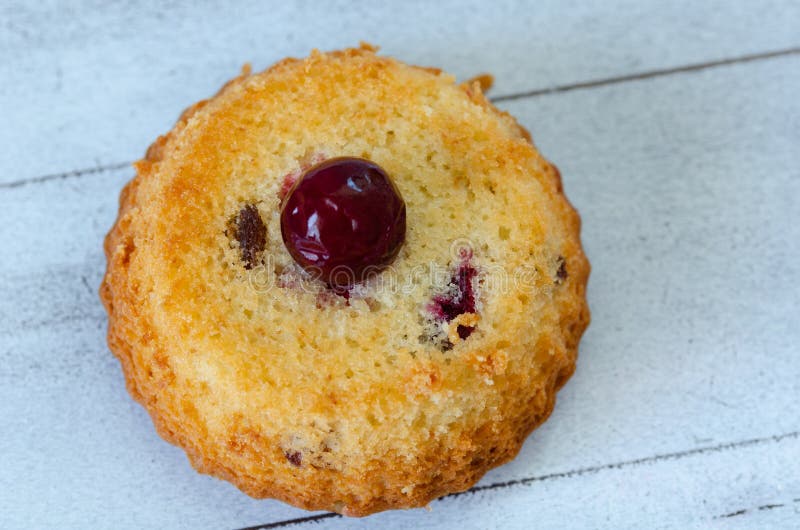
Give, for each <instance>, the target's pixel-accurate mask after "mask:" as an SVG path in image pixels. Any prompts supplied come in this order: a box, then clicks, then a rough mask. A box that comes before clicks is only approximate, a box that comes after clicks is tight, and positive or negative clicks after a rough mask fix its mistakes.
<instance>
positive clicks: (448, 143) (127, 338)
mask: <svg viewBox="0 0 800 530" xmlns="http://www.w3.org/2000/svg"><path fill="white" fill-rule="evenodd" d="M342 156H348V157H360V158H364V159H368V160H370V161H372V162H374V163H376V164H378V165H379V166H380V167H382V168H383V169H384V170H385V171H386V173H387V174H388V175H389V176H390V177H391V178H392V180H393V181H394V183H395V185H396V186H397V189H398V190H399V192H400V194H401V195H402V198H403V200H404V201H405V206H406V211H407V230H406V235H405V243H404V244H403V246H402V248H401V249H400V252H399V255H398V256H397V258H396V259H395V261H394V262H393V263H392V265H391V266H390V267H389V268H388V269H386V270H383V271H382V272H379V273H377V274H375V275H374V276H372V277H371V278H370V279H369V280H368V281H365V282H363V283H360V284H357V285H356V286H355V287H354V288H352V289H351V290H350V291H349V292H347V293H337V292H334V291H332V290H331V289H330V288H328V287H327V286H326V285H325V284H324V283H323V282H321V281H319V280H318V279H314V278H311V277H309V276H308V274H307V273H306V272H304V271H303V269H301V268H300V267H298V265H297V264H296V263H295V262H294V261H293V259H292V257H291V256H290V254H289V252H288V251H287V249H286V247H285V246H284V243H283V241H282V237H281V227H280V217H281V205H282V202H283V201H284V200H285V197H286V194H287V193H288V192H289V190H291V188H292V186H293V184H294V182H295V181H296V180H297V178H298V177H299V176H300V175H301V174H302V172H303V171H304V170H305V169H307V168H308V167H310V166H313V165H315V164H317V163H319V162H321V161H323V160H328V159H331V158H335V157H342ZM135 167H136V172H137V174H136V177H135V178H134V179H133V180H132V181H131V182H130V183H128V185H127V186H126V187H125V188H124V190H123V192H122V194H121V197H120V210H119V217H118V218H117V221H116V223H115V224H114V227H113V228H112V230H111V232H110V233H109V234H108V236H107V238H106V241H105V252H106V256H107V260H108V269H107V272H106V275H105V278H104V281H103V284H102V286H101V293H100V294H101V298H102V300H103V303H104V305H105V307H106V309H107V311H108V314H109V330H108V341H109V346H110V348H111V350H112V351H113V352H114V354H115V355H116V356H117V357H118V358H119V360H120V361H121V364H122V368H123V370H124V373H125V377H126V380H127V386H128V389H129V391H130V393H131V395H132V396H133V397H134V398H135V399H136V400H137V401H138V402H139V403H141V404H142V405H143V406H144V407H145V408H146V409H147V410H148V411H149V413H150V415H151V416H152V418H153V421H154V423H155V425H156V427H157V429H158V431H159V433H160V434H161V435H162V436H163V437H164V438H165V439H167V440H169V441H170V442H172V443H174V444H177V445H178V446H180V447H182V448H183V449H185V451H186V453H187V455H188V457H189V459H190V461H191V463H192V464H193V466H194V467H195V468H196V469H197V470H199V471H201V472H204V473H210V474H212V475H215V476H217V477H220V478H223V479H226V480H229V481H231V482H233V483H234V484H236V485H237V486H238V487H239V488H241V489H242V490H243V491H244V492H246V493H247V494H249V495H252V496H254V497H273V498H277V499H281V500H283V501H286V502H289V503H291V504H294V505H296V506H300V507H303V508H307V509H324V510H333V511H337V512H340V513H343V514H346V515H356V516H361V515H366V514H369V513H372V512H376V511H379V510H384V509H389V508H405V507H415V506H423V505H425V504H427V503H428V502H429V501H431V500H432V499H434V498H436V497H439V496H441V495H444V494H447V493H450V492H456V491H462V490H465V489H467V488H469V487H470V486H471V485H472V484H473V483H474V482H475V481H477V480H478V479H479V478H480V477H481V476H482V475H483V474H484V473H485V472H486V471H487V470H489V469H490V468H492V467H495V466H497V465H499V464H502V463H504V462H507V461H508V460H510V459H511V458H513V457H514V456H515V455H516V453H517V452H518V450H519V448H520V446H521V445H522V443H523V441H524V440H525V438H526V436H527V435H528V434H529V433H530V431H531V430H532V429H533V428H535V427H536V426H537V425H539V424H540V423H541V422H543V421H544V420H545V419H546V418H547V417H548V415H549V414H550V412H551V411H552V409H553V405H554V402H555V395H556V391H557V390H558V389H559V388H560V387H561V386H562V385H563V384H564V383H565V382H566V381H567V379H568V378H569V377H570V375H571V374H572V373H573V370H574V367H575V360H576V355H577V348H578V341H579V339H580V337H581V335H582V333H583V331H584V329H585V328H586V326H587V325H588V322H589V312H588V308H587V305H586V301H585V288H586V282H587V277H588V274H589V264H588V262H587V260H586V258H585V256H584V254H583V252H582V250H581V245H580V239H579V230H580V220H579V217H578V215H577V213H576V212H575V211H574V210H573V208H572V207H571V206H570V204H569V203H568V202H567V200H566V198H565V196H564V194H563V192H562V187H561V179H560V175H559V173H558V170H557V169H556V168H555V167H554V166H553V165H551V164H549V163H548V162H547V161H546V160H545V159H544V158H542V156H540V155H539V153H538V152H537V151H536V149H535V148H534V146H533V144H532V143H531V141H530V137H529V136H528V134H527V132H526V131H525V130H524V129H523V128H522V127H520V126H519V125H518V124H517V123H516V121H515V120H514V119H513V118H512V117H510V116H509V115H507V114H505V113H503V112H501V111H499V110H497V109H496V108H495V107H494V106H492V105H491V104H490V103H489V102H488V100H487V99H486V98H485V97H484V95H483V93H482V91H481V87H480V83H478V82H473V83H466V84H462V85H459V84H456V83H455V81H454V79H453V78H452V77H451V76H449V75H446V74H444V73H441V72H439V71H438V70H435V69H430V68H419V67H414V66H409V65H406V64H403V63H401V62H399V61H396V60H393V59H390V58H386V57H381V56H378V55H376V54H375V51H374V49H373V48H371V47H369V46H366V45H364V46H362V47H361V48H358V49H348V50H344V51H340V52H331V53H319V52H314V53H312V55H311V56H310V57H308V58H307V59H304V60H296V59H287V60H284V61H281V62H280V63H278V64H276V65H275V66H273V67H271V68H270V69H268V70H266V71H265V72H262V73H258V74H252V75H251V74H250V72H249V71H247V70H246V71H245V72H243V74H242V75H241V76H240V77H237V78H235V79H233V80H232V81H230V82H229V83H228V84H227V85H225V87H223V89H222V90H221V91H220V92H219V93H218V94H217V95H216V96H214V97H212V98H211V99H209V100H206V101H201V102H199V103H197V104H195V105H193V106H192V107H190V108H189V109H188V110H186V111H185V112H184V114H183V115H182V116H181V118H180V120H179V121H178V123H177V124H176V125H175V127H174V128H173V130H172V131H170V132H169V133H168V134H166V135H165V136H162V137H160V138H159V139H158V140H157V141H156V142H155V143H154V144H153V145H152V146H151V147H150V148H149V150H148V152H147V155H146V157H145V158H144V159H143V160H140V161H139V162H137V163H136V164H135Z"/></svg>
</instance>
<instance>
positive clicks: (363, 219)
mask: <svg viewBox="0 0 800 530" xmlns="http://www.w3.org/2000/svg"><path fill="white" fill-rule="evenodd" d="M281 235H282V237H283V243H284V244H285V245H286V249H287V250H288V251H289V254H290V255H291V256H292V258H293V259H294V260H295V261H296V262H297V263H298V264H300V266H302V267H303V268H304V269H306V270H307V271H308V272H310V273H311V274H312V275H314V276H317V277H319V278H320V279H321V280H322V281H324V282H325V283H327V284H328V285H329V286H330V287H331V288H332V289H334V290H336V291H346V290H347V289H348V288H350V287H352V286H353V285H354V284H356V283H358V282H361V281H364V280H365V279H367V278H368V277H369V275H370V274H373V273H377V272H379V271H380V270H382V269H384V268H386V267H387V266H388V265H390V264H391V263H392V262H393V261H394V260H395V258H396V257H397V254H398V253H399V252H400V247H401V246H402V245H403V241H404V240H405V235H406V205H405V203H404V202H403V198H402V197H401V196H400V192H399V191H398V190H397V187H396V186H395V185H394V183H393V182H392V180H391V179H390V178H389V176H388V175H387V174H386V172H385V171H384V170H383V169H382V168H381V167H380V166H378V165H377V164H375V163H374V162H370V161H369V160H365V159H363V158H351V157H341V158H332V159H329V160H326V161H324V162H322V163H320V164H317V165H316V166H313V167H311V168H309V169H308V170H306V172H305V173H304V174H303V175H302V176H301V177H300V178H299V179H298V180H297V182H296V183H295V184H294V186H293V187H292V188H291V190H289V193H288V195H287V196H286V200H285V202H284V204H283V208H282V209H281Z"/></svg>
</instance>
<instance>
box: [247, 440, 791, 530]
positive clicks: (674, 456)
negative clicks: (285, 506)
mask: <svg viewBox="0 0 800 530" xmlns="http://www.w3.org/2000/svg"><path fill="white" fill-rule="evenodd" d="M797 439H800V431H794V432H788V433H784V434H777V435H773V436H765V437H762V438H750V439H748V440H740V441H738V442H728V443H723V444H717V445H711V446H706V447H698V448H696V449H687V450H685V451H678V452H675V453H663V454H658V455H652V456H646V457H644V458H637V459H635V460H624V461H622V462H612V463H610V464H602V465H597V466H589V467H582V468H578V469H573V470H570V471H562V472H558V473H549V474H547V475H539V476H535V477H528V478H522V479H517V480H509V481H507V482H495V483H493V484H487V485H485V486H476V487H474V488H471V489H469V490H467V491H462V492H459V493H451V494H450V495H445V496H444V497H441V498H439V499H436V500H437V501H442V500H445V499H449V498H454V497H461V496H464V495H474V494H475V493H479V492H481V491H487V490H496V489H506V488H511V487H515V486H526V485H528V484H532V483H534V482H544V481H548V480H559V479H569V478H572V477H580V476H584V475H593V474H595V473H600V472H602V471H609V470H615V469H626V468H629V467H636V466H640V465H643V464H652V463H656V462H664V461H668V460H680V459H682V458H687V457H693V456H700V455H705V454H711V453H720V452H726V451H735V450H738V449H743V448H746V447H753V446H760V445H767V444H775V443H780V442H782V441H784V440H797ZM797 500H798V501H800V499H797ZM783 506H784V504H766V505H764V506H759V507H758V508H756V509H753V510H751V511H757V510H766V509H773V508H778V507H783ZM747 512H748V510H747V509H743V510H738V511H736V512H732V513H729V514H725V515H721V516H717V517H714V519H719V518H730V517H735V516H737V515H743V514H745V513H747ZM340 517H342V516H341V515H340V514H338V513H322V514H317V515H311V516H308V517H299V518H296V519H286V520H283V521H276V522H273V523H267V524H263V525H256V526H248V527H245V528H240V529H239V530H269V529H273V528H285V527H289V526H296V525H300V524H304V523H311V522H318V521H321V520H323V519H330V518H340Z"/></svg>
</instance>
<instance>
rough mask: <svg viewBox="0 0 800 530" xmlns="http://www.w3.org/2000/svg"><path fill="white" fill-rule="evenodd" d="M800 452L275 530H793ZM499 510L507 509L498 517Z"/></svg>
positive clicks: (577, 474) (613, 472) (701, 456)
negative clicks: (728, 486) (731, 486)
mask: <svg viewBox="0 0 800 530" xmlns="http://www.w3.org/2000/svg"><path fill="white" fill-rule="evenodd" d="M798 453H800V435H798V434H796V433H795V434H793V435H788V436H784V437H778V438H768V439H759V440H749V441H746V442H743V443H742V444H733V445H723V446H715V447H713V448H709V449H708V450H707V451H706V452H695V453H689V454H685V453H680V454H676V455H661V456H658V457H654V458H651V459H645V460H644V461H633V462H618V463H614V464H611V465H607V466H601V467H598V468H586V469H576V470H570V471H566V472H563V473H554V474H552V475H543V476H537V477H532V479H531V480H530V481H528V482H526V483H523V484H513V485H509V486H505V485H502V484H501V485H499V486H498V487H495V488H486V489H479V488H477V489H476V491H474V492H468V493H466V494H463V495H458V496H455V497H447V498H444V499H441V500H439V501H436V502H434V503H432V504H431V506H430V507H431V511H430V513H420V510H415V511H408V512H386V513H381V514H377V515H375V516H372V517H370V518H368V519H359V520H353V519H346V518H342V517H338V516H326V517H325V518H324V519H322V520H316V521H313V520H312V521H307V522H299V523H295V522H294V521H292V520H287V521H283V523H284V524H281V522H278V523H277V525H276V526H277V527H278V528H281V527H283V528H286V527H290V528H301V529H302V528H325V529H331V530H333V529H338V528H348V529H359V528H417V529H420V530H424V529H431V530H433V529H437V528H459V529H463V530H471V529H475V530H485V529H486V528H497V529H501V528H502V529H510V530H514V529H519V530H528V529H530V528H565V527H568V528H595V529H602V528H606V529H617V528H642V527H645V528H652V527H658V528H731V527H737V528H794V527H795V526H796V522H797V518H798V514H800V497H799V496H798V495H797V492H800V477H799V476H798V473H797V471H798V467H799V466H798V465H797V463H796V461H797V454H798ZM742 461H747V462H748V463H749V464H750V465H751V466H758V472H757V473H755V472H752V470H745V469H743V466H742V465H741V462H742ZM726 484H736V485H737V487H738V491H737V490H729V489H726V488H724V487H720V486H721V485H726ZM792 492H794V493H792ZM499 505H502V506H504V508H503V509H498V506H499ZM487 516H488V517H487ZM290 521H292V522H291V523H290ZM276 526H273V527H272V528H275V527H276Z"/></svg>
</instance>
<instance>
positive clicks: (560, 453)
mask: <svg viewBox="0 0 800 530" xmlns="http://www.w3.org/2000/svg"><path fill="white" fill-rule="evenodd" d="M136 4H137V3H134V2H131V3H122V4H120V5H117V6H115V7H112V6H109V5H106V3H104V2H93V1H89V0H80V1H75V2H72V3H71V4H68V3H66V2H63V3H62V2H44V3H42V5H34V3H31V2H25V1H17V0H2V3H0V80H1V82H0V145H1V146H2V149H0V249H2V262H1V263H0V426H1V427H2V431H0V458H2V461H0V527H2V528H46V527H47V528H94V527H99V528H191V529H201V528H239V527H248V526H254V525H256V526H257V525H265V526H264V528H279V527H292V528H305V527H312V528H366V527H374V528H400V529H403V528H406V529H411V528H413V529H422V528H448V527H449V528H458V529H460V530H461V529H463V530H466V529H472V528H476V529H478V528H503V529H506V528H507V529H527V528H534V527H535V528H567V527H569V528H629V527H632V528H656V527H658V528H661V527H664V528H681V529H683V528H687V527H688V528H798V527H800V412H799V411H798V401H800V48H799V47H800V4H799V3H798V2H796V1H795V2H791V1H785V0H784V1H779V0H775V1H764V2H721V1H720V2H697V1H680V2H655V1H653V2H642V1H635V0H634V1H622V0H619V1H617V0H615V1H605V2H580V3H578V2H571V3H569V5H567V3H565V2H556V1H552V2H551V1H537V2H530V3H527V2H520V1H507V2H494V1H493V2H487V1H481V2H474V3H463V2H438V6H437V7H433V6H432V5H428V4H427V3H422V2H396V3H393V4H394V5H392V6H391V7H389V6H388V5H387V6H383V7H376V6H375V5H374V4H375V3H372V2H359V3H349V2H339V1H327V2H324V3H323V2H319V3H314V2H301V3H298V4H296V5H292V4H291V3H290V2H271V3H265V4H262V3H260V2H243V3H237V2H234V3H233V4H231V5H226V6H214V5H211V4H206V3H204V2H185V3H184V2H178V3H170V5H164V6H161V5H160V2H156V3H153V4H152V5H150V6H144V5H143V4H139V5H136ZM756 4H757V5H756ZM360 39H363V40H367V41H369V42H373V43H376V44H379V45H381V46H382V47H383V51H384V53H386V54H390V55H395V56H397V57H399V58H401V59H403V60H406V61H410V62H413V63H419V64H430V65H436V66H441V67H443V68H445V69H447V70H449V71H452V72H453V73H455V74H457V75H458V76H460V77H462V78H466V77H468V76H471V75H473V74H476V73H480V72H485V71H489V72H492V73H494V74H495V76H496V86H495V89H494V91H493V92H492V94H493V95H494V96H495V97H496V99H497V100H498V101H499V104H500V105H501V106H502V107H503V108H505V109H507V110H509V111H510V112H512V113H514V114H515V115H517V116H519V118H520V119H521V121H522V123H524V124H525V125H526V126H527V127H529V128H530V129H531V131H532V132H533V135H534V138H535V140H536V142H537V143H538V145H539V146H540V148H541V149H542V151H543V152H544V153H545V155H546V156H548V157H549V158H551V159H552V160H553V161H555V162H556V163H557V164H558V165H559V167H560V168H561V170H562V173H563V175H564V179H565V186H566V189H567V191H568V193H569V196H570V198H571V199H572V200H573V202H574V204H575V205H576V206H577V208H578V209H579V210H580V212H581V214H582V216H583V218H584V242H585V246H586V249H587V252H588V254H589V257H590V259H591V261H592V263H593V266H594V270H593V274H592V278H591V281H590V288H589V296H590V303H591V306H592V310H593V317H594V319H593V322H592V325H591V327H590V328H589V331H588V333H587V335H586V337H585V340H584V341H583V343H582V345H581V358H580V361H579V367H578V371H577V373H576V374H575V376H574V377H573V379H572V380H571V381H570V383H569V384H568V385H567V387H566V388H565V389H564V390H563V391H562V392H561V394H560V397H559V402H558V406H557V407H556V410H555V413H554V414H553V416H552V418H551V419H550V421H549V422H548V423H547V424H546V425H545V426H544V427H542V428H541V429H539V430H538V431H536V432H535V433H534V434H533V435H532V436H531V438H530V439H529V440H528V442H527V444H526V445H525V447H524V449H523V450H522V452H521V454H520V455H519V457H518V458H517V459H516V460H515V461H514V462H513V463H511V464H508V465H506V466H504V467H502V468H499V469H496V470H494V471H492V472H490V473H489V474H488V475H487V476H486V477H485V478H484V479H483V480H482V481H481V482H480V484H479V485H478V487H476V488H474V489H473V490H472V491H470V492H468V493H465V494H462V495H459V496H455V497H449V498H445V499H443V500H440V501H436V502H434V503H432V505H431V510H430V511H426V510H414V511H407V512H392V513H384V514H379V515H376V516H373V517H369V518H367V519H362V520H348V519H343V518H340V517H338V516H333V515H330V514H319V515H316V514H309V513H307V512H303V511H301V510H297V509H294V508H291V507H289V506H286V505H284V504H281V503H279V502H276V501H256V500H253V499H250V498H248V497H246V496H244V495H243V494H241V493H239V492H238V491H237V490H236V489H235V488H233V487H232V486H230V485H228V484H227V483H225V482H221V481H218V480H216V479H213V478H210V477H207V476H202V475H198V474H197V473H195V472H194V471H193V470H192V469H191V468H190V467H189V465H188V463H187V461H186V458H185V457H184V455H183V453H182V452H181V451H180V450H178V449H176V448H174V447H172V446H170V445H168V444H166V443H165V442H163V441H161V440H160V439H159V438H158V436H157V435H156V434H155V432H154V429H153V427H152V425H151V423H150V420H149V418H148V417H147V415H146V413H145V412H144V411H143V410H142V409H141V408H140V407H139V406H137V405H135V404H134V403H133V401H132V400H131V399H130V398H129V397H128V395H127V393H126V392H125V389H124V385H123V381H122V376H121V373H120V369H119V366H118V364H117V361H116V360H115V359H114V358H113V357H112V356H111V354H110V353H109V351H108V349H107V347H106V344H105V337H104V334H105V326H106V322H105V315H104V313H103V310H102V308H101V306H100V304H99V302H98V299H97V295H96V290H97V287H98V284H99V282H100V278H101V274H102V271H103V268H104V259H103V257H102V253H101V239H102V236H103V234H104V233H105V232H106V231H107V229H108V228H109V226H110V225H111V223H112V221H113V219H114V216H115V214H116V208H117V194H118V193H119V191H120V188H121V187H122V185H123V183H124V182H125V181H127V180H128V179H129V178H130V177H131V176H132V170H131V168H130V166H129V163H130V162H131V161H133V160H135V159H136V158H137V157H139V156H141V154H142V153H143V151H144V149H145V148H146V146H147V145H148V144H149V142H150V141H151V140H153V139H154V138H155V137H156V136H157V135H158V134H159V133H162V132H164V131H166V130H168V129H169V128H170V127H171V125H172V123H173V121H174V119H175V118H176V116H177V115H178V113H179V112H180V111H181V109H182V108H184V107H185V106H187V105H188V104H190V103H192V102H194V101H195V100H197V99H200V98H202V97H205V96H208V95H209V94H211V93H213V92H214V91H215V90H216V88H218V87H219V86H220V85H221V84H222V83H223V81H225V80H226V79H228V78H229V77H231V76H233V75H235V74H236V73H237V72H238V70H239V67H240V66H241V64H242V63H243V62H245V61H251V62H252V63H253V65H254V67H256V68H262V67H265V66H267V65H269V64H270V63H272V62H273V61H275V60H278V59H280V58H282V57H284V56H287V55H295V56H300V55H305V54H306V53H307V52H308V51H309V50H310V49H311V48H312V47H319V48H322V49H332V48H339V47H343V46H347V45H355V44H357V42H358V41H359V40H360ZM309 517H310V518H309Z"/></svg>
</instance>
